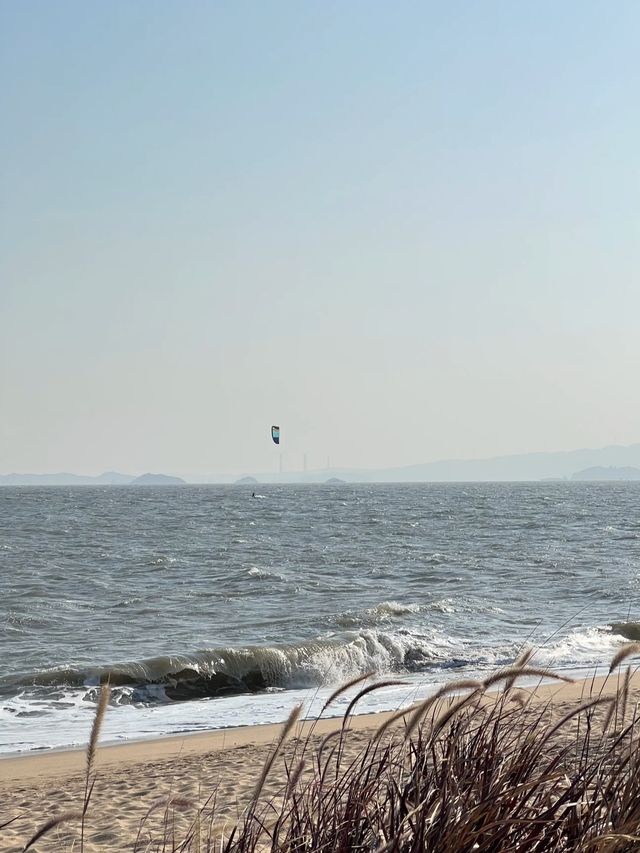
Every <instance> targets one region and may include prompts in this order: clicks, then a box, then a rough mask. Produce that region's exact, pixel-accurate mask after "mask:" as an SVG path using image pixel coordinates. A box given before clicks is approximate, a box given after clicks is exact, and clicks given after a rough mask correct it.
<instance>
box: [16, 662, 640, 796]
mask: <svg viewBox="0 0 640 853" xmlns="http://www.w3.org/2000/svg"><path fill="white" fill-rule="evenodd" d="M560 674H562V675H565V673H564V672H561V673H560ZM566 677H571V676H566ZM617 681H618V675H617V672H613V673H611V674H610V675H599V674H594V675H591V676H589V677H580V678H575V679H573V681H572V682H565V681H556V680H551V679H549V680H547V679H541V680H540V681H538V682H536V683H535V684H531V683H528V684H525V685H523V686H522V687H520V688H519V689H520V690H523V691H525V692H527V693H533V694H535V698H536V701H538V700H550V699H552V700H559V701H562V702H569V701H573V700H575V699H578V698H579V697H580V696H582V695H584V694H585V692H591V691H592V690H596V691H598V690H601V689H602V688H603V687H606V690H605V692H604V694H603V695H608V694H609V693H613V692H615V689H616V686H617ZM607 682H611V684H607ZM632 683H633V686H634V687H635V688H637V689H640V673H638V674H637V675H636V674H634V676H633V679H632ZM613 685H615V686H613ZM499 689H500V685H498V686H497V688H496V689H495V690H492V691H489V693H495V692H497V691H498V690H499ZM434 692H435V691H434ZM408 707H409V705H407V708H408ZM394 713H396V712H395V711H375V712H367V713H362V714H354V715H353V716H351V717H350V720H349V728H350V729H351V730H354V731H367V730H371V731H373V730H375V729H376V728H377V727H378V726H380V725H381V724H382V723H383V722H385V721H386V720H387V719H388V718H389V717H391V716H392V715H393V714H394ZM342 719H343V718H342V716H341V715H338V716H327V717H322V718H320V719H318V718H315V717H310V718H308V719H302V720H301V721H300V722H299V723H298V724H297V726H296V729H295V734H294V735H293V736H295V737H299V738H305V737H306V736H307V735H308V734H310V733H311V732H313V734H317V735H325V734H328V733H329V732H332V731H336V730H338V729H339V728H340V727H341V725H342ZM283 723H284V721H282V722H279V723H258V724H254V725H242V726H228V727H225V728H217V729H211V730H209V731H206V732H202V731H196V732H184V733H182V734H171V735H160V736H154V737H149V738H139V739H135V740H127V741H124V742H116V743H114V742H108V743H105V744H104V745H101V744H100V743H99V744H98V749H97V753H96V767H97V768H103V767H104V768H109V767H114V766H119V765H122V764H137V763H144V762H146V761H151V760H153V761H157V760H168V759H171V758H175V757H176V756H179V755H183V756H193V755H202V754H206V753H211V752H221V751H224V750H227V749H234V748H236V747H246V746H247V745H252V746H265V745H269V744H271V743H273V741H274V740H275V739H276V738H277V737H278V735H279V733H280V731H281V730H282V726H283ZM85 761H86V746H81V747H80V746H70V747H59V748H53V749H46V750H38V751H32V752H26V753H22V754H18V755H16V754H8V755H5V756H3V755H0V789H1V788H2V787H4V786H5V784H6V783H8V782H23V781H26V780H29V779H44V778H55V777H58V776H61V775H68V776H71V775H74V774H77V773H82V772H83V771H84V767H85Z"/></svg>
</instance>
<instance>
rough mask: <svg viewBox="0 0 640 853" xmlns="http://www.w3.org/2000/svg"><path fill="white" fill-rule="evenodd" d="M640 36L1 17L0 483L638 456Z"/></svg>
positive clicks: (384, 21) (255, 16)
mask: <svg viewBox="0 0 640 853" xmlns="http://www.w3.org/2000/svg"><path fill="white" fill-rule="evenodd" d="M639 31H640V4H638V3H636V2H635V0H619V2H616V3H614V4H609V3H605V2H593V0H580V2H578V0H567V2H563V3H557V2H555V0H553V2H550V0H541V2H537V3H513V2H511V0H504V2H495V1H494V0H485V2H483V3H473V2H470V0H467V2H459V0H453V2H450V3H440V2H425V0H421V2H406V0H399V2H394V3H386V2H378V0H373V1H372V0H366V2H365V0H349V2H344V0H339V2H333V0H323V2H321V3H319V2H300V0H296V2H271V1H270V2H265V0H261V2H242V0H240V1H239V2H233V3H230V2H227V3H221V2H220V3H219V2H213V0H209V2H204V0H197V2H196V0H180V2H177V0H174V2H167V0H142V2H141V0H126V2H125V0H113V2H109V3H86V2H80V1H79V0H78V2H75V1H74V2H70V0H58V2H56V3H50V2H48V0H46V2H45V0H32V2H28V3H15V2H12V0H0V115H1V116H2V119H0V122H1V125H2V128H1V131H0V473H9V472H13V471H17V472H57V471H72V472H75V473H81V474H97V473H99V472H101V471H105V470H118V471H124V472H127V473H134V474H135V473H142V472H144V471H163V472H166V473H174V474H179V475H182V476H186V477H189V476H196V475H206V474H208V473H214V472H219V473H234V472H237V473H243V472H258V471H269V470H277V468H278V466H279V460H280V451H279V450H278V449H277V448H275V446H274V445H273V444H272V443H271V440H270V435H269V431H270V426H271V424H276V423H277V424H279V425H280V427H281V430H282V448H281V451H282V460H283V467H284V468H285V470H295V469H300V468H302V466H303V459H304V454H306V457H307V466H308V467H309V468H310V469H312V468H320V467H325V466H326V464H327V459H328V458H329V459H330V464H331V466H332V467H334V466H335V467H340V466H344V467H387V466H396V465H405V464H406V465H408V464H413V463H421V462H428V461H431V460H436V459H443V458H449V457H456V458H480V457H485V456H493V455H501V454H509V453H519V452H527V451H544V450H562V449H572V448H579V447H598V446H602V445H606V444H630V443H633V442H636V441H640V397H639V395H638V394H637V387H638V367H639V366H640V334H638V329H639V319H640V286H639V284H640V282H639V280H638V269H639V268H640V267H639V263H638V262H639V260H640V257H639V256H640V240H639V239H638V238H639V236H640V235H639V225H640V196H639V189H640V132H639V131H640V111H639V110H638V92H639V91H640V86H639V84H640V59H639V58H638V52H637V34H638V32H639Z"/></svg>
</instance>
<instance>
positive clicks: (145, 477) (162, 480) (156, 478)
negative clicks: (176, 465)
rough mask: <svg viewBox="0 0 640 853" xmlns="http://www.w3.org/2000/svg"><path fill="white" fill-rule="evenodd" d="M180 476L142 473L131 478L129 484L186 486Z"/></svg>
mask: <svg viewBox="0 0 640 853" xmlns="http://www.w3.org/2000/svg"><path fill="white" fill-rule="evenodd" d="M186 484H187V483H186V480H183V479H182V477H170V476H169V475H168V474H142V475H141V476H140V477H136V478H135V480H132V481H131V482H130V483H129V485H130V486H186Z"/></svg>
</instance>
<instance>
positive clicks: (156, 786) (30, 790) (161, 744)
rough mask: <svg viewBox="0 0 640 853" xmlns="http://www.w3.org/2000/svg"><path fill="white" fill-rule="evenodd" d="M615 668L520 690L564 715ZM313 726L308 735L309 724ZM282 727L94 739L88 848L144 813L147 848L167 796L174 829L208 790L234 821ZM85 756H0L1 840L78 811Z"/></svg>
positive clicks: (73, 824)
mask: <svg viewBox="0 0 640 853" xmlns="http://www.w3.org/2000/svg"><path fill="white" fill-rule="evenodd" d="M619 686H620V679H619V677H618V676H617V675H616V674H614V675H612V676H610V677H608V678H602V677H599V678H596V679H589V680H587V681H577V682H574V683H571V684H565V683H563V684H561V685H560V686H559V685H558V684H557V683H544V684H542V685H539V686H538V687H537V688H535V690H534V689H533V688H528V689H527V690H526V691H525V692H526V694H527V695H528V696H532V701H533V702H535V703H549V702H550V703H551V706H552V708H553V713H557V714H558V715H562V714H564V713H566V711H567V710H569V709H570V708H572V707H575V706H576V705H577V704H579V703H580V702H581V701H584V700H585V699H586V698H588V697H590V696H594V695H603V696H607V695H612V694H613V693H614V692H615V691H616V690H617V689H618V688H619ZM639 691H640V679H638V678H637V677H635V676H634V678H633V680H632V682H631V694H630V696H631V698H630V702H629V709H631V708H632V707H635V703H636V701H637V698H638V692H639ZM387 717H388V715H386V714H370V715H361V716H356V717H353V718H352V719H351V721H350V725H349V736H348V741H347V744H348V746H347V748H348V750H349V751H350V752H353V753H354V754H356V753H357V752H358V751H359V750H361V749H362V748H363V747H364V746H365V745H366V744H367V742H368V740H369V738H370V736H371V734H372V733H373V732H374V731H375V730H376V729H377V728H378V727H379V726H380V725H381V724H382V722H383V721H384V720H385V719H387ZM312 725H313V733H312V734H311V737H310V738H309V734H310V732H311V726H312ZM341 725H342V720H341V719H337V718H333V719H323V720H321V721H319V722H316V723H313V724H312V723H310V722H304V723H300V724H298V725H297V727H296V729H295V730H294V733H293V735H292V738H291V739H290V741H289V745H288V748H287V749H288V753H287V750H285V751H284V753H283V754H281V756H279V758H278V762H276V765H275V766H274V768H273V771H272V773H271V774H270V776H269V778H268V780H267V784H266V785H265V789H264V792H263V797H264V798H265V799H268V798H269V797H271V796H274V795H276V794H277V793H278V790H279V789H280V788H281V786H282V779H283V772H282V771H283V765H282V761H283V759H285V758H286V755H287V754H290V753H291V750H292V749H294V748H296V745H297V748H298V749H299V748H300V744H301V743H302V742H304V741H308V746H307V749H308V750H309V751H310V752H311V753H312V752H313V750H314V749H315V748H317V746H318V744H319V743H320V742H321V740H322V739H323V738H324V737H325V736H326V735H327V733H329V732H331V731H335V730H337V729H338V728H339V727H340V726H341ZM280 732H281V726H277V725H267V726H254V727H249V726H247V727H242V728H235V729H225V730H217V731H212V732H210V733H206V734H194V735H187V736H183V737H171V738H164V739H160V740H152V741H140V742H135V743H128V744H124V745H117V746H104V747H99V748H98V751H97V757H96V762H95V769H96V772H97V781H96V785H95V789H94V793H93V798H92V801H91V806H90V809H89V812H88V817H87V824H86V830H85V838H86V839H87V843H85V850H86V851H87V853H91V851H98V850H113V851H115V850H132V849H133V848H134V844H135V841H136V837H137V836H138V832H139V829H140V826H141V822H142V821H143V819H144V818H145V815H148V812H149V810H151V814H150V815H148V816H147V819H146V822H145V825H144V828H143V831H142V834H141V836H140V840H139V849H146V847H147V846H148V844H149V843H150V842H151V841H152V840H154V839H155V840H156V841H157V839H158V838H161V837H162V832H163V831H164V829H163V827H164V826H165V825H166V822H165V810H166V800H167V798H170V797H174V798H179V803H178V804H177V805H176V808H175V809H173V808H172V809H171V823H172V825H175V832H176V835H177V836H179V835H180V831H181V830H183V829H186V827H188V826H189V825H190V823H191V822H192V821H193V817H194V814H195V812H196V809H197V807H198V806H201V805H203V804H204V803H206V801H207V800H208V799H209V798H210V797H211V796H212V795H215V800H216V809H215V811H216V817H215V823H216V825H217V826H218V827H219V828H222V827H223V826H224V824H225V821H229V822H231V821H233V820H235V819H236V818H237V817H238V816H239V815H240V814H241V812H242V810H243V808H244V807H245V806H246V804H247V802H248V798H249V797H250V795H251V793H252V791H253V789H254V786H255V783H256V779H257V777H258V776H259V774H260V771H261V768H262V766H263V765H264V762H265V760H266V758H267V757H268V755H269V753H270V750H271V748H272V745H273V744H274V742H275V741H276V740H277V738H278V736H279V734H280ZM85 762H86V756H85V753H84V751H82V750H70V751H60V752H48V753H44V754H40V755H29V756H24V757H19V758H6V759H3V760H0V791H1V793H2V813H1V814H0V822H2V823H4V822H5V821H8V820H12V819H13V818H15V820H13V822H12V823H11V824H10V825H9V826H7V827H5V829H3V830H2V836H1V849H2V850H4V851H7V853H10V851H19V850H21V849H22V847H23V846H24V844H25V843H26V842H27V841H28V840H29V838H30V837H31V836H32V835H33V833H34V832H35V831H36V830H37V829H38V828H39V827H40V826H41V825H43V824H44V823H45V822H46V821H47V820H49V819H50V818H51V817H53V816H55V815H56V814H62V813H64V812H67V811H75V810H78V809H79V808H80V806H81V803H82V801H83V795H84V784H85V779H84V770H85ZM77 837H78V821H77V820H75V821H69V822H68V823H65V824H61V825H60V827H57V828H56V829H55V830H53V831H52V832H51V833H50V834H48V835H47V836H46V837H45V838H43V839H42V841H40V842H38V843H37V844H36V845H35V846H34V848H32V849H36V850H40V851H46V850H52V851H54V850H55V851H68V850H71V849H77V847H74V841H75V842H76V844H77Z"/></svg>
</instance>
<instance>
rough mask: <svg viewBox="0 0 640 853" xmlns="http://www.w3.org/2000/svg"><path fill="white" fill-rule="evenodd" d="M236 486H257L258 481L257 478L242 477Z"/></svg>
mask: <svg viewBox="0 0 640 853" xmlns="http://www.w3.org/2000/svg"><path fill="white" fill-rule="evenodd" d="M235 485H236V486H257V485H258V481H257V480H256V478H255V477H240V479H239V480H236V482H235Z"/></svg>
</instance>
